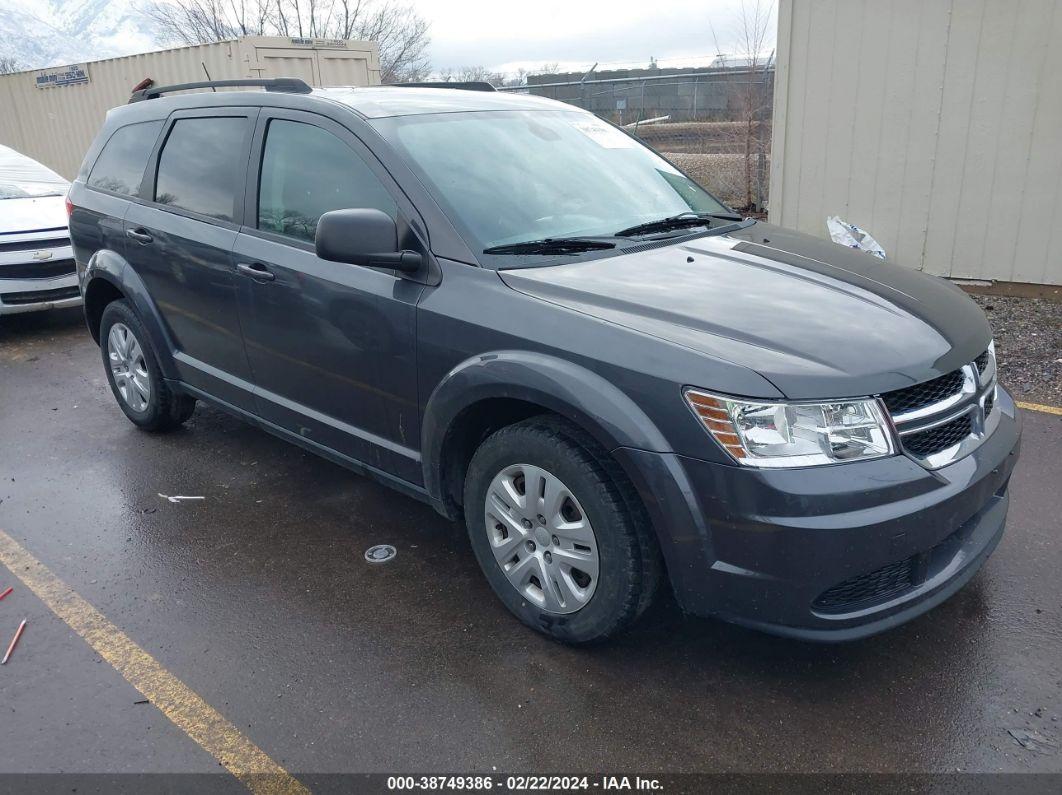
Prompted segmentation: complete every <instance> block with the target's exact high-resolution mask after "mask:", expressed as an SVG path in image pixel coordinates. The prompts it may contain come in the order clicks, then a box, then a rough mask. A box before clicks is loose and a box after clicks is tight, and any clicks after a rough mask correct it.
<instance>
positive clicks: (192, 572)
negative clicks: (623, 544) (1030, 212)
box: [0, 311, 1062, 774]
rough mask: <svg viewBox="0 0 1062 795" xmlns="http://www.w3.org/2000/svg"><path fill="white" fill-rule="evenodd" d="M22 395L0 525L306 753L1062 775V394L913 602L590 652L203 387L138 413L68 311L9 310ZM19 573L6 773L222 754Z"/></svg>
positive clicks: (250, 720)
mask: <svg viewBox="0 0 1062 795" xmlns="http://www.w3.org/2000/svg"><path fill="white" fill-rule="evenodd" d="M0 412H2V413H0V529H2V530H4V531H6V533H7V534H8V535H10V536H11V537H12V538H13V539H15V540H16V541H17V542H18V543H19V544H21V545H22V546H23V547H25V549H26V550H28V551H29V552H30V553H31V554H32V555H33V556H35V557H36V558H37V559H38V560H39V561H41V562H43V563H44V564H45V565H46V566H47V567H49V568H50V569H51V571H52V572H54V573H55V574H56V575H57V576H58V577H59V578H61V579H62V580H63V581H64V582H65V583H66V584H67V585H69V586H70V587H71V588H73V589H74V590H75V591H77V592H78V593H79V594H80V595H81V596H82V597H84V598H85V599H86V600H88V602H90V603H91V604H92V605H94V606H95V607H96V608H97V609H99V610H100V611H101V612H102V613H103V614H104V615H105V616H106V617H107V618H108V619H110V621H111V622H113V623H114V624H116V625H117V626H118V627H120V628H121V629H122V630H123V631H124V632H125V633H126V634H127V635H128V636H129V637H130V638H132V639H133V640H134V641H135V642H136V643H137V644H139V646H140V647H141V648H142V649H144V650H146V651H147V652H148V653H149V654H151V655H152V656H153V657H154V658H155V659H156V660H158V661H159V662H160V663H161V664H162V665H163V666H164V667H165V668H166V669H168V670H169V671H170V672H171V673H172V674H174V675H175V676H177V677H178V678H179V679H180V680H182V681H183V682H184V683H185V684H187V685H188V686H189V687H191V688H192V689H193V690H194V691H195V692H197V693H198V694H199V695H200V696H202V697H203V698H204V699H205V700H206V701H207V702H208V703H209V704H210V705H212V706H213V707H214V708H215V709H216V710H217V711H218V712H220V713H222V714H223V715H224V716H225V717H226V718H227V719H228V720H229V721H231V722H232V723H233V724H234V725H235V726H236V727H238V728H239V729H240V730H241V731H242V732H243V733H244V734H245V735H246V736H247V737H248V738H250V740H252V741H253V742H254V743H255V744H256V745H257V746H258V747H259V748H261V749H262V750H263V751H265V752H266V753H267V754H268V755H269V756H271V757H272V758H273V759H274V760H276V761H277V762H278V763H280V764H281V765H283V766H284V767H285V768H286V769H287V770H289V771H292V772H294V773H296V774H308V773H330V772H370V771H371V772H452V773H474V772H491V771H492V769H496V770H498V771H505V772H522V773H540V772H557V773H563V772H568V771H580V772H588V771H595V770H612V771H616V770H622V771H630V772H655V773H663V772H698V771H717V772H718V771H771V772H791V771H884V772H893V771H954V770H971V771H1021V772H1027V771H1029V772H1031V771H1054V772H1059V771H1062V751H1060V749H1059V745H1060V743H1062V695H1060V693H1062V577H1060V575H1059V572H1060V571H1062V529H1060V525H1062V519H1060V517H1062V488H1060V486H1062V417H1057V416H1051V415H1048V414H1036V413H1032V412H1026V414H1025V422H1026V425H1025V438H1024V445H1023V458H1022V460H1021V462H1020V463H1019V465H1018V470H1017V472H1016V474H1015V476H1014V479H1013V481H1012V503H1011V513H1010V521H1009V526H1008V531H1007V533H1006V535H1005V537H1004V539H1003V541H1002V543H1001V545H1000V547H999V549H998V550H997V551H996V553H995V554H994V555H993V557H992V558H991V559H990V560H989V561H988V563H987V564H986V566H985V568H984V569H983V571H982V572H981V573H979V574H978V575H977V576H976V577H975V578H974V580H973V581H971V583H970V584H969V585H968V586H967V587H966V588H965V589H963V590H962V591H961V592H960V593H959V594H958V595H956V596H955V597H954V598H952V599H951V600H950V601H948V602H946V603H945V604H944V605H942V606H941V607H939V608H937V609H936V610H934V611H932V612H931V613H929V614H928V615H926V616H923V617H922V618H920V619H918V620H916V621H914V622H912V623H910V624H908V625H906V626H904V627H901V628H899V629H897V630H894V631H892V632H889V633H887V634H885V635H881V636H877V637H875V638H871V639H868V640H865V641H861V642H858V643H854V644H850V645H844V646H815V645H808V644H803V643H799V642H795V641H789V640H782V639H777V638H773V637H768V636H765V635H761V634H758V633H756V632H753V631H749V630H744V629H740V628H737V627H732V626H729V625H727V624H724V623H721V622H717V621H712V620H707V619H695V618H688V617H685V616H683V615H682V614H681V613H680V612H679V611H678V609H677V608H676V607H675V606H674V605H673V603H671V601H670V600H668V599H664V600H662V601H661V602H660V603H659V604H658V605H657V606H656V607H654V609H653V610H652V611H651V613H650V614H649V615H648V616H647V617H646V618H645V620H643V621H642V622H641V623H640V624H639V625H638V627H636V628H635V630H634V631H632V632H630V633H629V634H627V635H625V636H623V637H622V638H620V639H618V640H616V641H614V642H612V643H609V644H607V645H603V646H599V647H595V648H590V649H572V648H567V647H564V646H560V645H557V644H555V643H552V642H550V641H548V640H546V639H545V638H542V637H540V636H538V635H536V634H534V633H533V632H531V631H530V630H528V629H526V628H524V627H523V626H522V625H521V624H519V623H518V622H517V621H515V620H514V619H512V618H511V617H510V616H509V615H508V613H507V612H506V611H505V610H504V608H503V607H502V606H501V604H500V603H499V602H498V601H497V600H496V599H495V597H494V596H493V594H492V593H491V592H490V590H489V587H488V586H487V584H486V582H485V581H484V579H483V578H482V577H481V575H480V574H479V571H478V569H477V568H476V563H475V560H474V559H473V557H472V555H471V554H470V552H469V550H468V547H467V542H466V540H465V538H464V537H463V534H462V530H461V529H460V528H458V527H456V526H455V525H452V524H450V523H448V522H446V521H445V520H443V519H442V518H441V517H439V516H438V515H437V514H435V513H434V512H433V511H432V510H431V509H430V508H428V507H427V506H424V505H422V504H420V503H418V502H416V501H414V500H411V499H408V498H406V497H403V496H400V495H398V494H396V493H394V492H391V491H389V490H387V489H385V488H384V487H382V486H379V485H376V484H374V483H372V482H370V481H368V480H366V479H363V478H359V477H357V476H355V475H353V474H351V473H349V472H347V471H346V470H344V469H341V468H339V467H337V466H334V465H332V464H330V463H328V462H326V461H323V460H321V459H318V458H316V457H314V456H312V455H309V454H307V453H304V452H302V451H301V450H299V449H297V448H295V447H292V446H290V445H287V444H285V443H283V442H281V441H279V440H277V439H274V438H273V437H271V436H268V435H267V434H265V433H263V432H261V431H258V430H255V429H253V428H251V427H249V426H246V425H243V424H241V423H240V422H239V421H237V420H235V419H233V418H230V417H229V416H227V415H225V414H222V413H220V412H218V411H216V410H213V409H210V408H207V407H204V406H203V405H202V404H200V406H199V408H198V409H197V411H196V414H195V416H194V417H193V419H192V420H191V422H189V423H188V425H187V426H186V427H185V428H184V429H182V430H180V431H178V432H176V433H173V434H169V435H164V436H154V435H148V434H144V433H141V432H139V431H137V430H136V429H135V428H134V427H133V426H132V425H131V424H130V423H128V422H127V421H126V419H125V418H124V417H123V415H122V414H121V412H120V410H119V409H118V407H117V405H116V404H115V403H114V401H113V399H112V397H111V394H110V392H109V390H108V388H107V385H106V381H105V379H104V374H103V368H102V364H101V361H100V355H99V351H98V349H97V348H96V346H95V345H94V344H93V343H92V341H91V339H90V338H89V336H88V334H87V332H85V330H84V327H83V326H82V324H81V319H80V315H79V313H78V312H76V311H74V312H68V313H52V314H48V315H41V316H24V317H15V318H4V319H2V320H0ZM159 492H161V493H163V494H180V495H202V496H203V497H204V498H205V499H204V500H202V501H196V502H186V503H181V504H173V503H170V502H167V501H165V500H163V499H161V498H160V497H159V496H158V494H159ZM379 543H387V544H393V545H394V546H395V547H396V548H397V550H398V555H397V557H396V559H395V560H393V561H391V562H389V563H387V564H384V565H371V564H368V563H367V562H366V561H365V560H364V557H363V555H364V552H365V550H366V549H367V548H369V547H370V546H372V545H374V544H379ZM12 579H13V578H12V577H11V575H10V573H9V572H8V571H7V570H6V569H4V567H3V566H2V565H0V591H2V590H3V588H4V587H6V584H8V583H9V582H12ZM12 584H14V585H15V591H14V593H13V594H12V595H11V596H9V597H7V599H5V600H4V601H3V602H0V642H3V643H4V644H5V645H6V639H7V638H8V637H9V633H10V632H13V630H14V627H15V626H17V622H18V620H20V619H21V618H24V617H28V618H29V627H28V629H27V631H26V634H25V636H24V637H23V639H22V642H21V644H20V645H19V647H18V649H17V650H16V652H15V654H14V655H13V657H12V661H11V662H10V663H9V664H8V665H7V666H4V667H3V668H0V773H3V772H29V771H37V772H46V771H77V772H91V771H99V772H118V771H167V772H173V771H190V772H209V771H212V770H217V769H218V763H217V761H216V760H215V759H213V758H212V757H211V756H210V755H209V754H208V753H206V752H205V751H204V750H202V749H201V748H200V747H199V746H197V745H196V744H195V743H194V742H193V741H192V740H191V739H190V738H189V737H188V736H186V735H185V734H184V733H182V732H181V731H180V730H179V729H178V728H176V726H174V725H173V724H172V723H171V722H170V721H169V720H167V718H166V717H165V716H164V715H163V714H162V713H161V712H160V711H159V710H158V709H156V707H155V706H154V705H152V704H136V703H135V702H136V701H138V700H140V699H141V698H142V696H141V695H140V694H139V693H138V692H137V690H136V689H134V688H133V687H132V686H131V685H130V684H128V683H127V682H126V681H125V680H124V679H123V678H122V676H121V675H119V673H118V672H117V671H116V670H115V669H114V668H112V667H111V666H110V665H109V664H108V663H107V662H106V661H104V660H102V659H101V658H100V657H99V656H98V655H96V653H95V652H94V651H93V650H92V648H91V647H90V646H88V645H87V644H86V643H85V641H84V640H82V639H81V638H80V637H79V636H78V635H76V634H75V633H74V632H73V631H72V630H70V629H69V628H68V627H67V626H66V625H65V624H64V623H62V622H61V621H60V620H59V619H58V618H57V617H56V616H55V615H54V614H52V613H51V612H50V611H49V610H48V608H47V607H46V606H45V605H44V604H43V603H42V602H41V601H39V600H38V599H37V598H36V597H35V596H34V595H33V594H32V593H30V592H29V591H28V590H27V589H26V588H25V587H22V586H21V585H20V584H19V583H18V582H13V583H12ZM0 651H2V649H0ZM1008 730H1015V731H1018V732H1019V733H1020V732H1021V731H1025V732H1033V733H1035V734H1036V735H1037V736H1039V737H1041V738H1043V740H1044V741H1045V742H1044V743H1043V744H1039V745H1037V746H1036V747H1035V748H1031V749H1030V748H1026V747H1024V746H1022V745H1020V744H1019V743H1018V742H1017V741H1016V740H1015V739H1014V738H1013V737H1012V735H1011V734H1010V733H1009V731H1008Z"/></svg>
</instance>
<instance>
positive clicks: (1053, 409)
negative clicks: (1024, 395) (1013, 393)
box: [1014, 400, 1062, 417]
mask: <svg viewBox="0 0 1062 795" xmlns="http://www.w3.org/2000/svg"><path fill="white" fill-rule="evenodd" d="M1014 402H1015V403H1016V404H1017V406H1018V408H1019V409H1026V410H1027V411H1042V412H1043V413H1044V414H1057V415H1058V416H1060V417H1062V407H1059V406H1045V405H1044V404H1043V403H1025V402H1024V401H1021V400H1015V401H1014Z"/></svg>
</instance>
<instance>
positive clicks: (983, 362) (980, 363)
mask: <svg viewBox="0 0 1062 795" xmlns="http://www.w3.org/2000/svg"><path fill="white" fill-rule="evenodd" d="M974 364H976V365H977V372H979V373H982V374H983V373H984V371H985V368H986V367H988V351H985V352H984V353H982V354H981V355H980V356H978V357H977V358H976V359H974Z"/></svg>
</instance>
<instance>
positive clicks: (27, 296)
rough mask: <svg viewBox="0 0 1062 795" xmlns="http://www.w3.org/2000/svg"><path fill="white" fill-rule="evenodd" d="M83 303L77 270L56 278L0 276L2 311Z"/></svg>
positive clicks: (8, 311) (58, 307)
mask: <svg viewBox="0 0 1062 795" xmlns="http://www.w3.org/2000/svg"><path fill="white" fill-rule="evenodd" d="M68 306H81V291H80V289H79V288H78V283H77V274H76V273H69V274H65V275H63V276H56V277H55V278H53V279H0V315H15V314H19V313H21V312H39V311H41V310H43V309H64V308H66V307H68Z"/></svg>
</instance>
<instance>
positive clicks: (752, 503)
mask: <svg viewBox="0 0 1062 795" xmlns="http://www.w3.org/2000/svg"><path fill="white" fill-rule="evenodd" d="M998 402H999V406H1000V420H999V425H998V427H997V428H996V429H995V431H994V432H993V433H992V434H991V436H989V437H987V438H986V439H985V441H984V443H983V444H982V445H981V446H980V447H979V448H977V449H976V450H975V451H974V452H972V453H971V454H969V455H967V456H965V457H964V458H961V459H960V460H958V461H956V462H955V463H953V464H950V465H948V466H945V467H942V468H940V469H937V470H933V471H930V470H927V469H925V468H923V467H921V466H919V465H918V464H917V463H916V462H915V461H913V460H912V459H910V458H908V457H906V456H902V455H901V456H894V457H891V458H884V459H879V460H876V461H865V462H859V463H851V464H840V465H835V466H823V467H812V468H805V469H791V470H763V469H753V468H749V467H739V466H732V465H726V464H715V463H710V462H707V461H702V460H698V459H693V458H687V457H683V456H678V455H674V454H658V453H648V452H645V451H641V450H630V449H625V448H621V449H620V450H617V451H616V454H617V456H618V457H619V458H620V460H621V463H622V464H623V465H624V467H625V469H626V470H627V471H628V472H629V473H632V477H633V479H634V480H635V484H636V486H637V487H638V490H639V492H640V493H641V495H642V498H643V500H644V501H645V503H646V505H647V507H648V509H649V512H650V514H651V518H652V520H653V522H654V526H655V527H656V528H657V531H658V535H659V536H660V539H661V546H662V548H663V551H664V556H665V559H666V561H667V565H668V572H669V575H670V577H671V582H672V585H673V587H674V590H675V594H676V597H677V598H678V600H679V602H680V603H681V604H682V606H683V607H684V608H685V609H686V610H688V611H690V612H692V613H696V614H701V615H713V616H717V617H720V618H723V619H726V620H728V621H733V622H735V623H739V624H744V625H748V626H752V627H756V628H758V629H762V630H765V631H768V632H773V633H776V634H780V635H786V636H790V637H796V638H803V639H807V640H817V641H843V640H853V639H856V638H860V637H865V636H867V635H872V634H874V633H877V632H881V631H883V630H886V629H889V628H891V627H893V626H896V625H898V624H901V623H903V622H905V621H908V620H910V619H912V618H914V617H915V616H917V615H920V614H921V613H924V612H925V611H927V610H929V609H930V608H932V607H933V606H935V605H937V604H939V603H940V602H942V601H944V600H945V599H946V598H948V597H949V596H950V595H951V594H953V593H954V592H955V591H957V590H958V589H959V588H960V587H962V585H963V584H965V583H966V582H967V581H968V580H969V579H970V578H971V577H972V576H973V575H974V574H975V573H976V572H977V570H978V569H979V568H980V566H981V564H982V563H983V562H984V560H985V559H986V558H987V557H988V555H990V554H991V552H992V550H993V549H994V548H995V546H996V544H997V543H998V542H999V539H1000V537H1001V536H1002V534H1003V527H1004V523H1005V520H1006V513H1007V506H1008V501H1009V497H1008V494H1007V485H1008V482H1009V479H1010V475H1011V473H1012V471H1013V469H1014V465H1015V463H1016V462H1017V459H1018V451H1019V446H1020V437H1021V421H1020V418H1019V417H1018V414H1017V408H1016V407H1015V405H1014V401H1013V399H1012V398H1011V396H1010V395H1009V394H1008V393H1007V392H1006V391H1005V390H1003V389H1002V388H1000V389H999V393H998Z"/></svg>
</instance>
